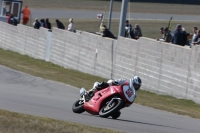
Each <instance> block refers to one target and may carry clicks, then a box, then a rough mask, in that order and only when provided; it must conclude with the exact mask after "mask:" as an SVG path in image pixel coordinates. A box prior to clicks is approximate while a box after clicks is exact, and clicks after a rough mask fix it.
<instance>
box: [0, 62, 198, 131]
mask: <svg viewBox="0 0 200 133" xmlns="http://www.w3.org/2000/svg"><path fill="white" fill-rule="evenodd" d="M0 75H1V76H0V85H1V87H0V109H5V110H9V111H14V112H20V113H24V114H31V115H36V116H44V117H49V118H55V119H60V120H64V121H70V122H77V123H81V124H85V125H92V126H96V127H103V128H109V129H115V130H119V131H124V132H129V133H199V131H200V126H199V125H200V120H198V119H193V118H189V117H187V116H180V115H176V114H173V113H169V112H165V111H160V110H156V109H152V108H149V107H145V106H141V105H137V104H133V105H132V106H131V107H129V108H125V109H123V110H122V114H121V116H120V117H119V119H118V120H113V119H111V118H100V117H99V116H93V115H90V114H88V113H86V112H85V113H83V114H75V113H73V112H72V105H73V103H74V102H75V101H76V100H77V99H78V98H79V89H77V88H75V87H72V86H69V85H66V84H63V83H59V82H54V81H49V80H46V79H42V78H38V77H34V76H31V75H28V74H24V73H22V72H18V71H15V70H13V69H10V68H7V67H4V66H1V65H0Z"/></svg>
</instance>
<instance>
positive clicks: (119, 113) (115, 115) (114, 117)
mask: <svg viewBox="0 0 200 133" xmlns="http://www.w3.org/2000/svg"><path fill="white" fill-rule="evenodd" d="M120 115H121V112H120V111H117V112H115V113H114V114H112V115H111V117H112V118H113V119H117V118H119V117H120Z"/></svg>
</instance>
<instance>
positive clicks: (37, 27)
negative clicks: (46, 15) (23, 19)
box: [33, 18, 40, 29]
mask: <svg viewBox="0 0 200 133" xmlns="http://www.w3.org/2000/svg"><path fill="white" fill-rule="evenodd" d="M33 26H34V28H35V29H39V28H40V22H39V21H38V19H37V18H36V19H35V22H34V23H33Z"/></svg>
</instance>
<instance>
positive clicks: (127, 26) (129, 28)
mask: <svg viewBox="0 0 200 133" xmlns="http://www.w3.org/2000/svg"><path fill="white" fill-rule="evenodd" d="M124 37H127V38H132V39H135V34H134V28H133V26H132V25H131V24H130V23H129V20H126V22H125V33H124Z"/></svg>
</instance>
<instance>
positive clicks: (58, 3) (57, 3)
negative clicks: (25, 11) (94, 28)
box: [23, 0, 200, 15]
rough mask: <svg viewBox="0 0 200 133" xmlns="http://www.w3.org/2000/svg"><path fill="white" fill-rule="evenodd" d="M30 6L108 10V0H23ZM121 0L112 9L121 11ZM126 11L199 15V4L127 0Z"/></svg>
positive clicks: (115, 2) (114, 3)
mask: <svg viewBox="0 0 200 133" xmlns="http://www.w3.org/2000/svg"><path fill="white" fill-rule="evenodd" d="M23 2H24V4H23V6H25V5H28V6H29V7H30V8H46V9H76V10H77V9H83V10H98V11H104V10H105V7H106V10H107V11H109V7H110V1H109V0H108V1H102V0H23ZM121 3H122V2H121V1H114V2H113V11H121ZM127 10H128V12H134V13H164V14H190V15H192V14H193V15H199V12H200V8H199V5H181V4H164V3H140V2H129V5H128V9H127Z"/></svg>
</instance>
